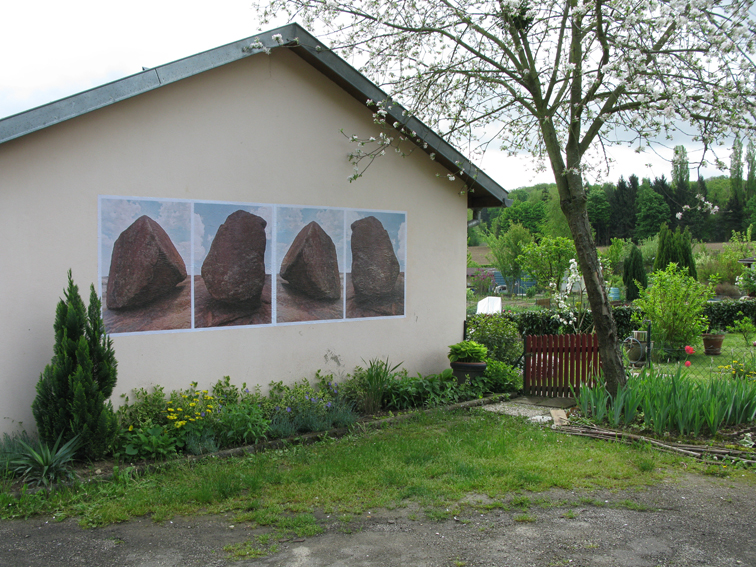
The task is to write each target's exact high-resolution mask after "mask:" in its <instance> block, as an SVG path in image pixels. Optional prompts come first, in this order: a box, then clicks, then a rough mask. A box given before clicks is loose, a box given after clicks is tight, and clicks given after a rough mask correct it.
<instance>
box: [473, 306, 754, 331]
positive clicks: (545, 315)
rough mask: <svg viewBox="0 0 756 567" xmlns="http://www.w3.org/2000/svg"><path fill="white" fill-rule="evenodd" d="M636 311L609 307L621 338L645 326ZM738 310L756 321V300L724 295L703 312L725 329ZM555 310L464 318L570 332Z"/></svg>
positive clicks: (586, 324)
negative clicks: (734, 298) (507, 322)
mask: <svg viewBox="0 0 756 567" xmlns="http://www.w3.org/2000/svg"><path fill="white" fill-rule="evenodd" d="M636 312H637V313H640V309H639V308H637V307H633V306H628V305H620V306H616V307H613V308H612V313H613V314H614V321H615V322H616V323H617V337H618V338H619V339H620V340H622V339H624V338H625V337H629V336H630V335H631V334H632V331H633V330H635V329H643V330H645V328H646V327H645V325H640V324H639V323H633V322H632V317H633V314H634V313H636ZM739 313H743V315H747V316H748V317H750V318H751V320H752V321H753V322H754V323H755V324H756V300H753V299H737V300H732V299H725V300H723V301H716V302H711V303H707V304H706V305H705V306H704V315H706V317H707V318H708V319H709V328H710V329H712V330H713V329H724V328H725V327H727V326H728V325H732V324H733V322H734V321H735V320H736V319H740V318H741V317H742V315H739ZM557 314H558V312H557V311H556V310H555V309H542V310H539V311H526V312H523V313H513V312H511V311H507V312H504V313H501V314H499V315H470V316H468V318H467V325H468V327H469V326H476V327H480V326H481V324H482V323H483V321H486V325H487V326H489V327H490V326H491V325H492V321H495V320H496V319H497V318H499V319H501V320H503V321H511V322H512V323H514V324H515V325H516V326H517V330H518V332H519V333H520V335H521V336H525V335H558V334H560V330H561V331H562V332H569V331H565V330H564V329H560V327H561V323H560V322H559V321H558V319H557V318H556V317H555V315H557ZM559 314H560V315H561V316H562V318H566V315H567V314H566V313H559ZM494 325H495V324H494ZM592 329H593V317H592V316H591V314H590V313H587V314H586V317H585V320H584V321H583V325H582V327H581V329H580V331H582V332H584V333H589V332H591V330H592ZM652 334H653V328H652Z"/></svg>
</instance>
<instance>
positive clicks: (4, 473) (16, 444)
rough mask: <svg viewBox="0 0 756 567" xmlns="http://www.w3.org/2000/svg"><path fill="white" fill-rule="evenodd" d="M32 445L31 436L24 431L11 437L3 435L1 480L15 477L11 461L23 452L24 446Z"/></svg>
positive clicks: (0, 466)
mask: <svg viewBox="0 0 756 567" xmlns="http://www.w3.org/2000/svg"><path fill="white" fill-rule="evenodd" d="M22 442H23V444H22ZM32 443H33V441H32V439H31V438H30V437H29V434H28V433H27V432H26V431H24V430H23V429H22V430H21V431H17V432H14V433H12V434H10V435H8V434H7V433H3V437H2V439H0V479H2V478H5V477H12V476H14V475H15V472H14V470H13V467H12V466H11V461H13V459H15V458H16V455H18V454H19V453H21V452H22V450H23V449H24V445H31V444H32Z"/></svg>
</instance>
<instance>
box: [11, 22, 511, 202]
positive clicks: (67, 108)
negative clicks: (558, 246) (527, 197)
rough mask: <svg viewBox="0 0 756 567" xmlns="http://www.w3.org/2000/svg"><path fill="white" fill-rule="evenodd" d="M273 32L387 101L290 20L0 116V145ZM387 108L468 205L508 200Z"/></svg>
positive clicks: (363, 96)
mask: <svg viewBox="0 0 756 567" xmlns="http://www.w3.org/2000/svg"><path fill="white" fill-rule="evenodd" d="M274 34H281V36H282V38H283V42H284V44H285V45H286V46H287V47H288V48H290V49H292V51H293V52H294V53H296V54H297V55H298V56H300V57H301V58H302V59H304V60H305V61H307V62H308V63H309V64H310V65H312V66H313V67H315V68H316V69H318V70H319V71H320V72H322V73H323V74H324V75H326V76H327V77H328V78H329V79H331V80H332V81H333V82H335V83H336V84H337V85H339V86H340V87H341V88H343V89H344V90H345V91H346V92H347V93H349V94H350V95H351V96H353V97H354V98H355V99H357V100H359V101H360V102H362V103H366V102H367V99H371V100H374V101H380V100H386V99H388V95H387V94H386V93H385V92H383V91H382V90H381V89H380V88H378V86H377V85H375V84H374V83H373V82H372V81H370V80H369V79H367V78H366V77H365V76H364V75H362V74H361V73H360V72H359V71H357V70H356V69H355V68H354V67H352V66H351V65H349V64H348V63H347V62H346V61H344V60H343V59H341V57H339V56H338V55H336V54H335V53H334V52H332V51H331V50H330V49H328V48H326V47H324V46H322V45H321V44H320V42H319V41H318V39H317V38H316V37H315V36H313V35H312V34H310V33H309V32H308V31H307V30H305V29H304V28H303V27H301V26H300V25H299V24H296V23H293V24H288V25H285V26H282V27H280V28H277V29H274V30H270V31H267V32H265V33H264V34H260V35H259V41H260V43H261V44H262V48H259V49H258V48H250V42H252V41H253V40H254V39H256V38H254V37H250V38H245V39H242V40H239V41H236V42H233V43H229V44H226V45H223V46H220V47H216V48H214V49H210V50H208V51H204V52H202V53H198V54H196V55H191V56H189V57H185V58H184V59H179V60H178V61H174V62H172V63H166V64H165V65H160V66H158V67H155V68H153V69H147V70H145V71H142V72H140V73H137V74H135V75H130V76H128V77H125V78H123V79H119V80H117V81H113V82H111V83H107V84H105V85H101V86H98V87H95V88H92V89H89V90H87V91H84V92H81V93H78V94H75V95H72V96H69V97H66V98H63V99H60V100H57V101H55V102H51V103H49V104H45V105H43V106H39V107H37V108H33V109H31V110H28V111H25V112H21V113H19V114H15V115H13V116H9V117H7V118H4V119H2V120H0V144H2V143H4V142H7V141H10V140H13V139H15V138H19V137H21V136H25V135H26V134H30V133H32V132H35V131H37V130H42V129H44V128H47V127H49V126H52V125H54V124H58V123H60V122H64V121H66V120H70V119H72V118H75V117H77V116H80V115H82V114H86V113H88V112H91V111H93V110H97V109H99V108H103V107H106V106H109V105H111V104H114V103H116V102H119V101H122V100H125V99H128V98H131V97H133V96H137V95H140V94H143V93H146V92H149V91H151V90H154V89H157V88H160V87H162V86H164V85H166V84H170V83H173V82H176V81H179V80H181V79H185V78H187V77H191V76H193V75H197V74H199V73H203V72H205V71H208V70H210V69H213V68H215V67H220V66H222V65H226V64H228V63H231V62H233V61H237V60H240V59H244V58H246V57H249V56H251V55H255V54H257V53H261V52H264V51H265V50H268V49H275V48H277V47H279V44H278V43H277V42H276V41H274V40H273V39H272V36H273V35H274ZM387 110H388V116H387V118H386V120H387V122H388V123H389V124H392V123H394V122H400V123H402V124H404V125H405V126H406V128H407V129H409V130H412V131H414V132H416V133H417V134H418V137H419V138H420V139H421V140H422V141H423V142H424V143H425V144H427V147H424V145H418V146H417V147H418V148H419V149H421V150H422V151H424V152H426V153H428V154H431V153H433V154H435V160H436V161H437V162H438V163H439V164H441V165H442V166H443V167H445V168H446V169H448V170H449V172H450V173H451V174H452V175H454V176H458V177H460V178H461V179H462V180H463V181H464V182H465V183H466V184H467V186H468V193H467V206H468V207H470V208H482V207H500V206H502V205H504V206H509V205H510V204H511V201H510V200H509V199H506V195H507V192H506V191H505V190H504V189H503V188H502V187H501V186H500V185H499V184H498V183H496V182H495V181H494V180H493V179H491V178H490V177H489V176H488V175H486V174H485V173H483V172H482V171H480V170H479V169H477V168H476V167H475V166H474V165H472V164H470V163H469V162H468V161H467V160H466V159H465V157H464V156H463V155H462V154H461V153H460V152H458V151H457V150H456V149H455V148H454V147H452V146H451V145H450V144H449V143H448V142H446V141H445V140H443V139H442V138H441V137H440V136H438V135H437V134H436V133H435V132H433V131H432V130H431V129H430V128H428V127H427V126H426V125H425V124H423V123H422V122H420V121H419V120H418V119H416V118H414V117H409V118H407V117H406V116H405V114H404V110H405V109H404V108H403V107H401V106H400V105H399V104H393V105H392V106H391V107H390V108H389V109H387Z"/></svg>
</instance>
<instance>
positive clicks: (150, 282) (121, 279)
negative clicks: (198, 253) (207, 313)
mask: <svg viewBox="0 0 756 567" xmlns="http://www.w3.org/2000/svg"><path fill="white" fill-rule="evenodd" d="M190 226H191V204H190V203H186V202H172V201H157V200H140V199H102V200H101V202H100V275H101V278H102V280H101V282H102V292H101V296H102V305H103V319H104V321H105V327H106V329H107V331H108V332H109V333H127V332H139V331H168V330H176V329H189V328H191V313H192V309H191V281H190V279H189V278H188V277H187V276H188V270H187V266H188V265H189V264H190V262H189V259H190V251H191V242H190V233H191V231H190Z"/></svg>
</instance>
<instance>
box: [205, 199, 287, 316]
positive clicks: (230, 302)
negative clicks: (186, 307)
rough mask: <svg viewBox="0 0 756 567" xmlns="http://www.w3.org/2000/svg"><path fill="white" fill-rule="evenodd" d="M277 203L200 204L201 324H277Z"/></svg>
mask: <svg viewBox="0 0 756 567" xmlns="http://www.w3.org/2000/svg"><path fill="white" fill-rule="evenodd" d="M272 221H273V208H272V207H270V206H257V205H251V206H250V205H247V206H239V205H226V204H218V203H195V204H194V231H195V237H194V242H195V248H194V326H195V328H206V327H227V326H232V325H266V324H270V323H271V313H272V294H271V277H270V273H271V271H270V266H271V251H270V250H269V248H270V247H269V244H268V242H269V241H270V239H271V231H272V229H271V226H272Z"/></svg>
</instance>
